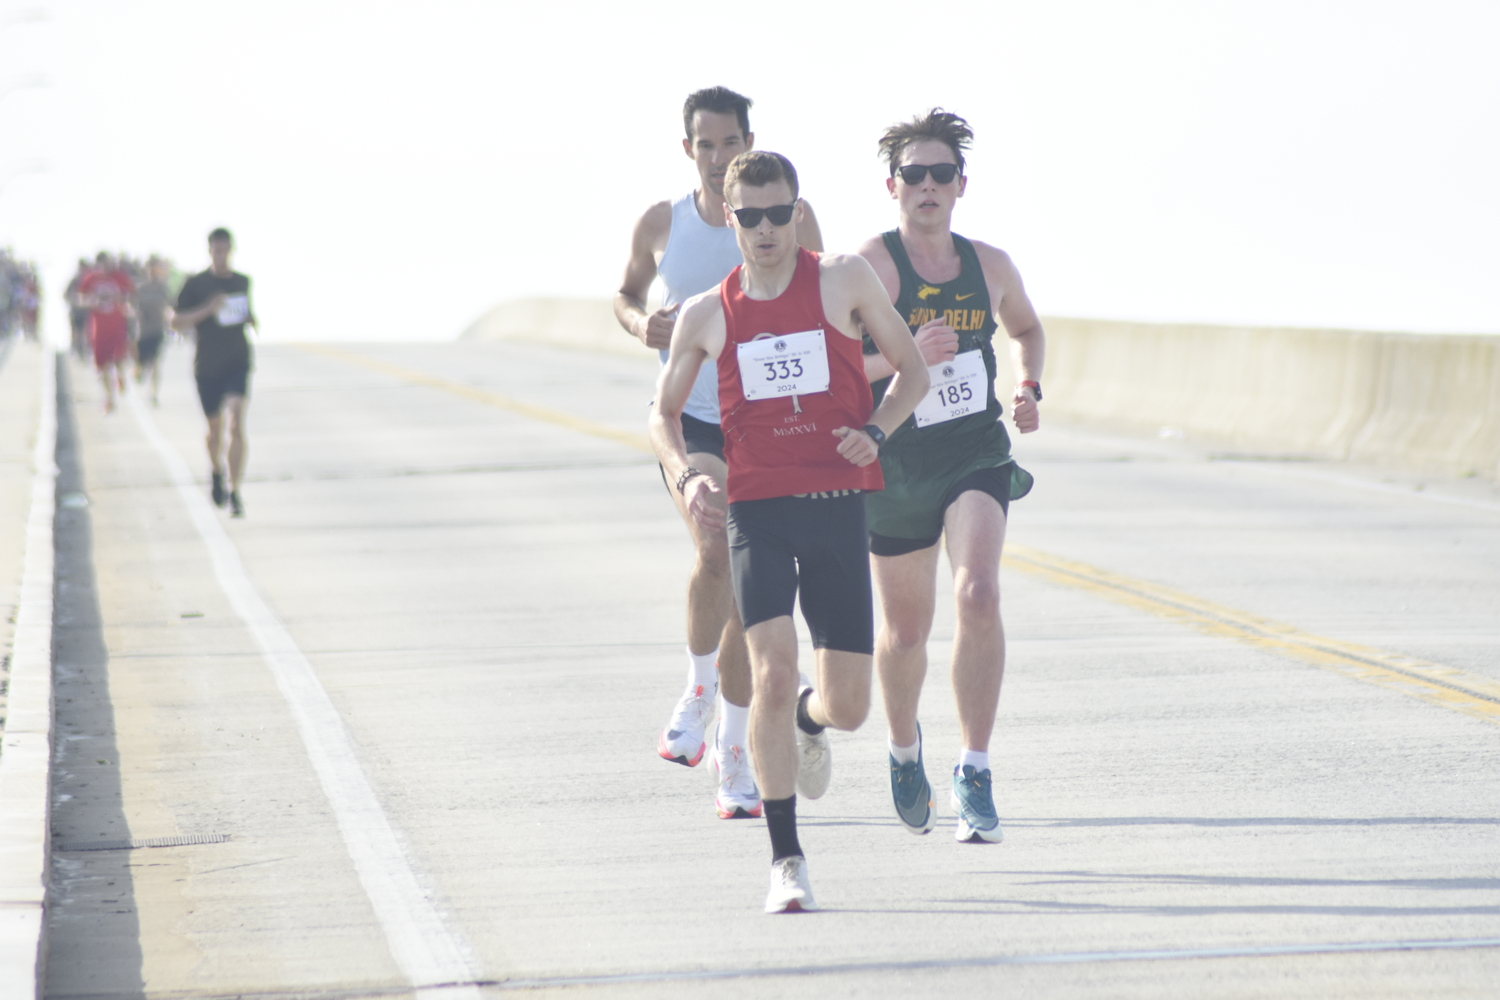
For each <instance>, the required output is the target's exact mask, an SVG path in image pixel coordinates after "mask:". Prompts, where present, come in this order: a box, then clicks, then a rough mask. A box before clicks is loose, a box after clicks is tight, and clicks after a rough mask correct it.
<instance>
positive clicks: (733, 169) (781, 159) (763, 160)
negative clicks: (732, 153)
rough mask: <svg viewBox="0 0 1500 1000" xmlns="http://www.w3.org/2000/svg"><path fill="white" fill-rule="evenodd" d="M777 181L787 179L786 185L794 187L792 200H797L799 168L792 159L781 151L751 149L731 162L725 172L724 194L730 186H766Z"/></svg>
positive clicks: (726, 193) (727, 192)
mask: <svg viewBox="0 0 1500 1000" xmlns="http://www.w3.org/2000/svg"><path fill="white" fill-rule="evenodd" d="M777 181H786V186H787V187H789V188H791V189H792V200H793V201H796V200H797V168H796V167H794V166H792V161H791V160H788V159H787V158H786V157H785V156H782V155H781V154H780V153H768V152H766V151H764V150H760V149H751V150H747V151H745V152H743V153H741V154H740V155H739V156H736V157H735V158H734V159H733V160H731V161H730V162H729V169H728V170H727V171H725V173H724V194H725V195H726V196H727V195H728V194H729V189H730V188H737V187H743V186H744V185H747V184H748V185H749V186H750V187H765V186H766V185H767V184H775V183H776V182H777Z"/></svg>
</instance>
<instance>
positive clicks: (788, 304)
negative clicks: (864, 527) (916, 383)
mask: <svg viewBox="0 0 1500 1000" xmlns="http://www.w3.org/2000/svg"><path fill="white" fill-rule="evenodd" d="M742 268H743V265H741V267H737V268H735V269H734V270H733V271H731V272H730V273H729V277H727V278H725V279H724V281H723V283H722V284H720V285H719V301H720V302H721V303H722V304H723V306H724V329H725V334H726V336H725V341H724V350H723V351H721V352H720V353H719V359H718V364H719V410H720V413H721V421H722V426H723V428H724V458H725V461H726V462H727V463H728V465H729V482H728V484H727V487H728V495H729V501H730V503H734V502H736V501H740V500H764V499H767V498H769V497H784V496H792V495H794V494H798V493H823V492H828V491H832V490H878V489H881V488H882V487H883V486H884V485H885V481H884V480H883V479H882V478H881V474H880V463H879V462H871V463H870V464H869V465H866V466H864V467H863V468H860V467H857V466H855V465H853V464H851V463H850V462H849V460H848V459H846V458H844V456H842V455H840V454H839V453H838V446H839V439H838V438H837V437H835V436H834V434H833V430H834V428H836V427H852V428H855V429H858V428H861V427H863V426H864V425H865V424H867V423H869V422H870V413H871V411H872V410H873V409H874V403H873V402H872V400H871V396H870V383H869V380H867V379H866V378H865V366H864V355H863V353H862V351H861V349H860V342H859V341H858V340H857V339H854V338H852V337H846V336H844V334H842V333H841V332H839V330H838V328H837V327H835V326H834V325H833V324H832V323H830V322H829V321H828V317H827V316H825V315H824V314H823V291H822V286H821V283H820V280H819V268H818V255H817V254H815V253H813V252H812V251H810V250H803V249H799V250H798V251H797V270H796V272H795V273H794V274H793V276H792V283H791V284H790V285H788V286H787V289H786V291H784V292H782V293H781V295H779V296H777V297H776V298H774V299H769V300H761V299H752V298H749V297H748V296H746V295H745V293H744V291H742V290H741V288H740V271H741V270H742ZM805 330H822V331H823V332H824V344H825V346H826V349H827V351H828V389H827V391H824V392H814V393H808V394H807V395H802V396H778V397H776V398H773V399H754V400H747V399H746V398H745V391H744V386H743V384H742V383H741V381H740V367H739V356H738V352H737V351H736V347H737V345H739V344H743V343H748V342H749V341H752V340H758V339H760V338H762V337H772V336H778V335H782V334H789V333H801V332H803V331H805Z"/></svg>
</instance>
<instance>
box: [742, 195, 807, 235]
mask: <svg viewBox="0 0 1500 1000" xmlns="http://www.w3.org/2000/svg"><path fill="white" fill-rule="evenodd" d="M796 207H797V203H796V202H792V203H791V204H790V205H772V206H771V207H770V208H736V209H735V210H734V217H735V218H736V219H739V220H740V228H742V229H754V228H755V227H756V226H758V225H760V219H761V216H765V217H766V218H768V219H770V220H771V225H773V226H784V225H786V224H787V223H788V222H791V221H792V211H793V210H794V209H796Z"/></svg>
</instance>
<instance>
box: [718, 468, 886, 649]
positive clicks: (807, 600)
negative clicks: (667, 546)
mask: <svg viewBox="0 0 1500 1000" xmlns="http://www.w3.org/2000/svg"><path fill="white" fill-rule="evenodd" d="M868 538H869V536H868V533H867V531H866V529H865V498H864V494H862V493H857V492H853V491H839V492H838V493H837V494H835V495H830V494H813V495H810V496H791V497H773V498H771V499H769V500H741V501H738V502H736V503H731V504H730V505H729V568H730V573H731V575H732V576H733V578H734V599H735V603H736V605H737V606H738V607H739V612H740V620H741V621H742V622H744V625H745V628H746V629H749V628H750V627H751V626H754V625H758V624H760V623H761V622H764V621H770V620H771V619H772V618H779V617H781V616H782V615H788V616H790V615H791V613H792V609H793V606H794V604H795V602H796V599H797V595H798V591H799V590H800V591H801V596H802V617H803V618H804V619H805V620H806V621H807V629H808V631H809V632H810V633H811V634H812V644H813V646H814V647H815V648H817V649H837V650H842V651H844V652H848V653H865V654H869V653H872V652H873V651H874V649H875V613H874V610H873V608H872V604H871V599H870V557H869V553H868V549H867V545H868Z"/></svg>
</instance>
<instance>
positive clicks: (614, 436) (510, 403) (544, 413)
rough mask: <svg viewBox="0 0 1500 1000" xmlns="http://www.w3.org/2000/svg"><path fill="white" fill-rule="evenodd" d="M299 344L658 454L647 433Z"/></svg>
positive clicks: (333, 349)
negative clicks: (634, 432) (633, 431)
mask: <svg viewBox="0 0 1500 1000" xmlns="http://www.w3.org/2000/svg"><path fill="white" fill-rule="evenodd" d="M297 346H298V347H300V348H302V349H303V350H304V351H311V352H312V353H314V354H322V355H324V356H326V357H330V358H335V359H337V360H339V361H347V362H348V363H350V364H354V365H359V366H360V367H362V368H368V369H370V370H371V371H376V372H380V373H381V374H383V375H390V376H393V377H395V378H399V379H401V380H402V381H404V382H412V383H415V384H416V385H425V386H427V387H428V388H431V389H437V390H439V391H441V392H446V393H451V394H452V395H454V396H462V397H463V398H464V399H471V400H473V401H474V402H476V403H484V404H485V405H486V406H495V407H499V408H500V409H502V410H510V411H511V412H512V413H519V414H520V415H521V416H523V417H530V418H531V419H533V420H540V421H543V422H544V423H549V424H555V425H557V426H558V427H566V428H567V429H568V430H571V431H577V432H578V433H580V434H589V435H592V436H593V437H598V438H604V439H605V440H606V441H613V442H615V443H616V444H623V445H625V446H626V447H627V448H634V449H635V450H636V451H644V452H645V453H646V454H648V455H654V454H655V451H654V450H653V449H652V448H651V442H650V441H649V440H648V439H647V438H646V435H644V434H632V433H630V432H629V431H622V430H617V429H616V428H614V427H606V426H605V425H604V424H596V423H594V422H593V421H592V420H584V419H583V418H582V417H575V416H573V414H571V413H564V412H562V411H561V410H553V409H549V408H548V407H545V406H536V405H533V404H531V403H523V402H521V401H520V400H519V399H511V398H510V397H509V396H502V395H500V394H499V393H498V392H490V391H489V390H488V389H477V388H475V387H474V386H472V385H464V384H463V383H461V382H450V381H448V380H447V379H444V378H438V377H437V376H435V375H427V374H425V373H423V372H419V371H413V370H412V369H410V368H402V367H401V366H400V365H393V364H388V363H386V362H384V361H376V360H375V359H374V358H367V357H364V356H363V355H360V354H355V353H353V352H352V351H343V350H340V349H339V348H337V347H330V346H328V345H327V344H298V345H297Z"/></svg>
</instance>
